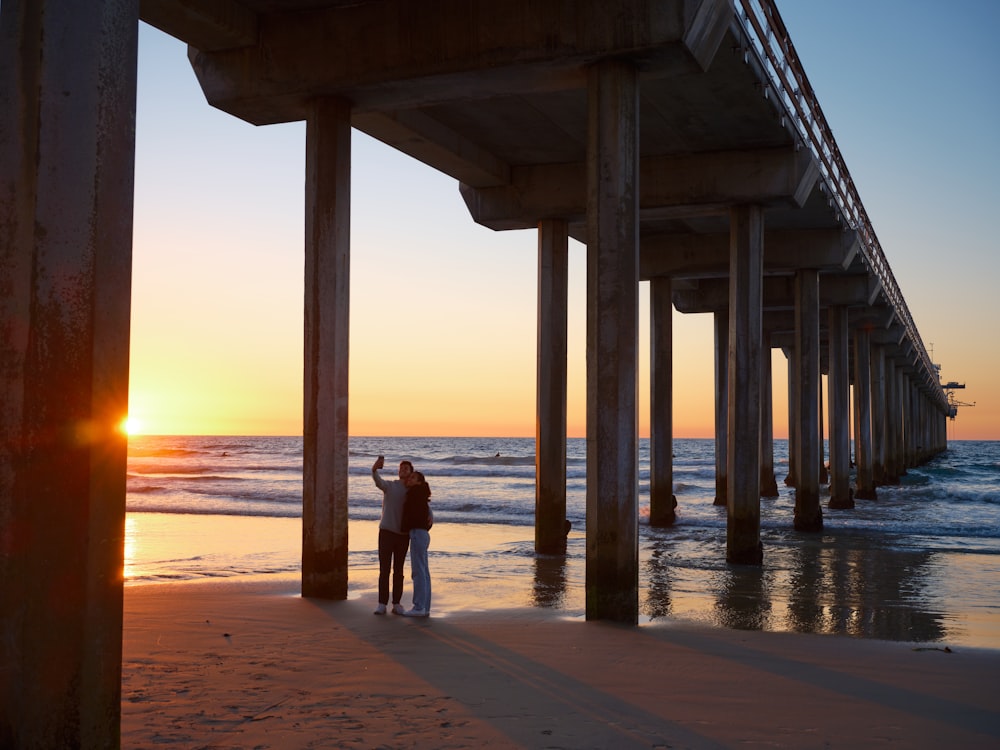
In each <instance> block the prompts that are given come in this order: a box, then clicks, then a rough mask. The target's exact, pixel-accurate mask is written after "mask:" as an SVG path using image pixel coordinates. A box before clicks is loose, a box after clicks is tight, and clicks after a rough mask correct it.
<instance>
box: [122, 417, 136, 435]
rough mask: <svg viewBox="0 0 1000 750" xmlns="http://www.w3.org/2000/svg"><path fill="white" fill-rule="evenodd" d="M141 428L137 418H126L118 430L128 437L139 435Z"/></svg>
mask: <svg viewBox="0 0 1000 750" xmlns="http://www.w3.org/2000/svg"><path fill="white" fill-rule="evenodd" d="M139 427H140V426H139V421H138V420H137V419H136V418H135V417H125V418H124V419H123V420H122V421H121V423H120V424H119V425H118V429H119V430H121V431H122V432H123V433H124V434H126V435H135V434H137V433H138V432H139Z"/></svg>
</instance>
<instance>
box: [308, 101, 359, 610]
mask: <svg viewBox="0 0 1000 750" xmlns="http://www.w3.org/2000/svg"><path fill="white" fill-rule="evenodd" d="M305 253H306V258H305V366H304V370H305V372H304V396H303V398H304V415H303V455H302V458H303V465H302V480H303V481H302V595H303V596H311V597H317V598H321V599H346V598H347V549H348V547H347V477H348V473H347V455H348V450H347V402H348V398H347V394H348V389H347V376H348V352H349V342H348V333H349V331H350V319H349V318H350V309H351V306H350V289H351V285H350V276H351V270H350V268H351V266H350V263H351V108H350V105H349V104H348V103H347V102H346V101H343V100H340V99H318V100H316V101H314V102H313V104H312V106H311V108H310V110H309V114H308V116H307V119H306V247H305Z"/></svg>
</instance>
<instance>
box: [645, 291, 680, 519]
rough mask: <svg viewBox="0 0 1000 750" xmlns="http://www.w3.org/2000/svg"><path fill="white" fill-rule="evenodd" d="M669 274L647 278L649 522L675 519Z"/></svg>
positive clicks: (671, 320)
mask: <svg viewBox="0 0 1000 750" xmlns="http://www.w3.org/2000/svg"><path fill="white" fill-rule="evenodd" d="M670 291H671V283H670V277H669V276H656V277H654V278H652V279H650V281H649V312H650V322H649V331H650V346H649V351H650V370H651V372H650V378H649V382H650V397H649V411H650V429H649V525H650V526H670V525H671V524H673V523H674V521H676V520H677V512H676V511H675V508H676V507H677V498H676V497H674V458H673V456H674V438H673V429H674V416H673V415H674V400H673V390H674V373H673V356H674V355H673V350H674V344H673V331H674V327H673V309H674V308H673V304H672V303H671V301H670Z"/></svg>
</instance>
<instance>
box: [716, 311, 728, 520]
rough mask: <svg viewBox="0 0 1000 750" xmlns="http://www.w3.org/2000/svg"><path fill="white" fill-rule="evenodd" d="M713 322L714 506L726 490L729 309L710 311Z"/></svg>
mask: <svg viewBox="0 0 1000 750" xmlns="http://www.w3.org/2000/svg"><path fill="white" fill-rule="evenodd" d="M713 315H714V323H715V505H726V504H727V499H726V498H727V497H728V492H729V478H728V472H729V460H728V458H727V456H726V454H727V443H728V440H729V311H728V310H722V311H716V312H715V313H713Z"/></svg>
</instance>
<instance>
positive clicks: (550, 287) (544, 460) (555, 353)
mask: <svg viewBox="0 0 1000 750" xmlns="http://www.w3.org/2000/svg"><path fill="white" fill-rule="evenodd" d="M568 297H569V233H568V227H567V225H566V222H565V221H561V220H552V219H547V220H545V221H541V222H539V224H538V336H537V362H536V367H537V384H536V394H535V551H536V552H539V553H543V554H558V553H563V552H565V551H566V531H567V530H566V528H565V524H566V398H567V397H566V382H567V363H566V352H567V327H568V304H569V300H568Z"/></svg>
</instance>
